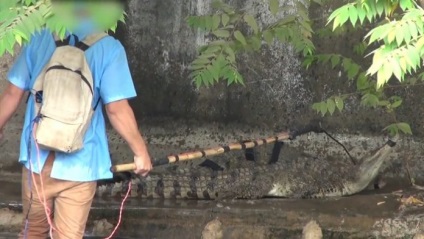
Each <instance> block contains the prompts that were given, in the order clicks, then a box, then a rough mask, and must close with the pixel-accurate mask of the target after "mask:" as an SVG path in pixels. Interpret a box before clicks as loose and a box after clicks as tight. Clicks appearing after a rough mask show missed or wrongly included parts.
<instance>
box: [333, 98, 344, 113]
mask: <svg viewBox="0 0 424 239" xmlns="http://www.w3.org/2000/svg"><path fill="white" fill-rule="evenodd" d="M334 102H335V103H336V107H337V109H339V111H340V112H342V111H343V109H344V101H343V99H342V98H341V97H339V96H336V97H334Z"/></svg>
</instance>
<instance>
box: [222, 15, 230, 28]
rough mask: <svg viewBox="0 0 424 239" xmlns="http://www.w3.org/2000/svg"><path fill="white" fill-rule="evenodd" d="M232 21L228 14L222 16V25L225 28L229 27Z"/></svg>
mask: <svg viewBox="0 0 424 239" xmlns="http://www.w3.org/2000/svg"><path fill="white" fill-rule="evenodd" d="M229 21H230V17H229V16H228V15H227V14H225V13H224V14H222V16H221V22H222V25H223V26H224V27H225V26H227V25H228V22H229Z"/></svg>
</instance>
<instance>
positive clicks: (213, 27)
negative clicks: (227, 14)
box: [212, 15, 221, 30]
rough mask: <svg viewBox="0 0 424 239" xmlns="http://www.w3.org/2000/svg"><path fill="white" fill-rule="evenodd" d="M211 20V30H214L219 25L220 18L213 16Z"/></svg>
mask: <svg viewBox="0 0 424 239" xmlns="http://www.w3.org/2000/svg"><path fill="white" fill-rule="evenodd" d="M212 19H213V25H212V30H216V29H218V27H219V25H220V24H221V17H220V16H219V15H213V17H212Z"/></svg>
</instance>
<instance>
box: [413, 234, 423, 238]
mask: <svg viewBox="0 0 424 239" xmlns="http://www.w3.org/2000/svg"><path fill="white" fill-rule="evenodd" d="M414 239H424V234H423V233H419V234H416V235H415V236H414Z"/></svg>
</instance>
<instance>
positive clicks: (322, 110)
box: [319, 102, 328, 116]
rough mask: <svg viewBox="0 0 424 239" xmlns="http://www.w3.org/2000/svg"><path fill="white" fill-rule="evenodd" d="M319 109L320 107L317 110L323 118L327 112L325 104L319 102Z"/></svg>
mask: <svg viewBox="0 0 424 239" xmlns="http://www.w3.org/2000/svg"><path fill="white" fill-rule="evenodd" d="M319 107H320V108H319V110H320V112H321V115H322V116H325V114H326V113H327V111H328V108H327V104H326V103H325V102H321V103H320V106H319Z"/></svg>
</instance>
